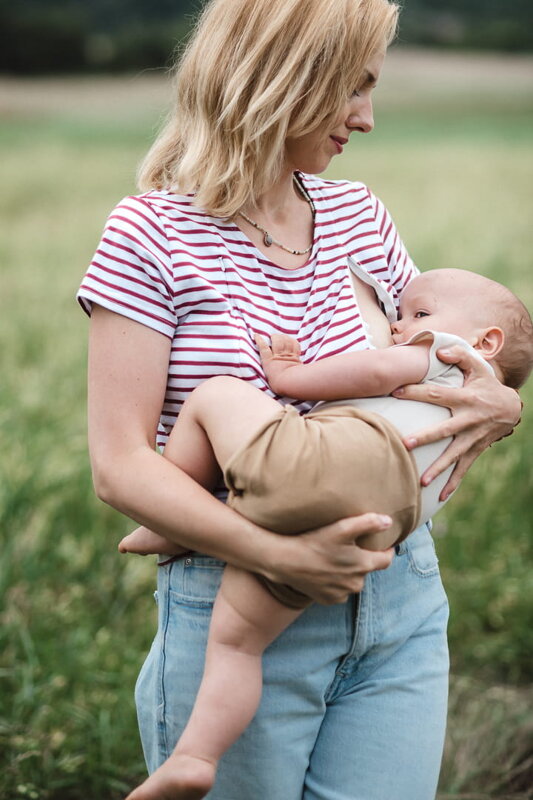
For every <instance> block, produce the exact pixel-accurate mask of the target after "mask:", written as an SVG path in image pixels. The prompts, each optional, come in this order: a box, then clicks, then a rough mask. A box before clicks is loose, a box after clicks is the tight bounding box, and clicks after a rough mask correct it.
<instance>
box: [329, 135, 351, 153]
mask: <svg viewBox="0 0 533 800" xmlns="http://www.w3.org/2000/svg"><path fill="white" fill-rule="evenodd" d="M329 138H330V139H331V140H332V141H333V142H334V143H335V147H336V148H337V153H339V154H340V153H342V149H343V147H344V145H345V144H346V142H347V141H348V139H344V138H343V137H342V136H330V137H329Z"/></svg>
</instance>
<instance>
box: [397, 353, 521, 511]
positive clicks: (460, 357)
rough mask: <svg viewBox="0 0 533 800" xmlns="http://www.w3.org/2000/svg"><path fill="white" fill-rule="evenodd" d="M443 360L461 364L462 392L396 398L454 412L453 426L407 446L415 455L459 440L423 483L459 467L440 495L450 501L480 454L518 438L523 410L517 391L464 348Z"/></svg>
mask: <svg viewBox="0 0 533 800" xmlns="http://www.w3.org/2000/svg"><path fill="white" fill-rule="evenodd" d="M438 356H439V358H440V359H441V361H444V362H446V363H447V364H457V366H458V367H460V369H461V370H462V371H463V372H464V376H465V382H464V386H463V387H462V388H461V389H453V388H449V387H443V386H438V385H436V384H431V383H425V384H417V385H412V386H403V387H402V388H401V389H398V390H397V391H395V392H393V394H394V396H395V397H401V398H402V399H406V400H420V401H422V402H425V403H435V404H436V405H439V406H446V407H447V408H449V409H450V411H451V412H452V417H451V418H450V419H449V420H446V421H445V422H443V423H441V424H440V425H437V426H436V427H433V428H428V429H426V430H423V431H420V433H417V434H414V435H412V436H409V437H407V438H406V439H405V440H404V444H405V446H406V447H407V448H408V449H409V450H413V449H414V448H415V447H419V446H420V445H423V444H428V443H429V442H436V441H439V440H440V439H445V438H446V437H448V436H453V437H454V439H453V441H452V442H451V444H450V445H449V446H448V447H447V448H446V450H445V451H444V453H443V454H442V455H441V456H440V458H438V459H437V460H436V461H435V462H434V463H433V464H432V465H431V467H429V469H428V470H426V472H425V473H424V474H423V476H422V479H421V480H422V484H423V485H424V486H427V485H428V484H429V483H431V481H432V480H433V479H434V478H436V477H437V475H440V473H441V472H443V471H444V470H445V469H446V468H447V467H449V466H450V465H451V464H453V463H454V462H456V464H455V469H454V471H453V473H452V475H451V477H450V479H449V481H448V483H447V484H446V486H445V487H444V489H443V490H442V492H441V495H440V499H441V500H445V499H446V498H447V497H449V495H450V494H451V493H452V492H453V491H455V489H457V487H458V485H459V483H460V481H461V479H462V478H463V476H464V474H465V473H466V471H467V470H468V469H469V467H470V466H471V464H472V463H473V461H474V460H475V459H476V458H477V457H478V456H479V455H480V453H482V452H483V450H485V449H486V448H487V447H489V446H490V445H491V444H492V443H493V442H497V441H498V440H499V439H501V438H503V437H504V436H508V435H509V434H510V433H512V430H513V428H514V426H515V425H516V424H517V423H518V422H519V421H520V413H521V409H522V404H521V402H520V398H519V396H518V394H517V392H516V391H515V390H514V389H510V388H509V387H507V386H504V385H503V384H502V383H500V381H499V380H498V379H497V378H496V377H494V376H493V375H490V374H489V372H488V371H487V370H486V369H485V368H484V367H483V364H481V363H480V362H479V361H478V360H477V359H476V358H475V357H474V356H473V355H471V354H470V353H467V352H466V351H465V350H464V349H463V348H461V347H452V348H450V349H449V350H439V351H438Z"/></svg>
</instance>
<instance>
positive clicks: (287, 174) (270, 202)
mask: <svg viewBox="0 0 533 800" xmlns="http://www.w3.org/2000/svg"><path fill="white" fill-rule="evenodd" d="M302 200H303V197H302V195H301V194H300V192H298V190H297V188H296V186H295V185H294V172H293V171H292V169H289V168H286V169H285V170H284V171H283V173H282V175H280V177H279V178H278V180H277V181H276V183H275V184H273V186H271V187H270V189H268V191H266V192H265V193H264V194H262V195H261V197H258V198H257V200H256V201H255V203H247V204H246V206H245V207H244V208H243V211H244V212H245V213H246V214H249V215H250V216H253V215H254V213H260V214H261V216H262V217H263V218H267V219H270V220H272V222H274V223H282V224H283V222H284V221H285V220H286V219H287V217H290V216H291V215H292V214H293V213H294V208H295V206H299V204H300V203H301V202H302Z"/></svg>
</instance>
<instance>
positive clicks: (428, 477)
mask: <svg viewBox="0 0 533 800" xmlns="http://www.w3.org/2000/svg"><path fill="white" fill-rule="evenodd" d="M432 480H433V476H432V475H426V476H425V477H424V478H422V486H429V484H430V483H431V481H432Z"/></svg>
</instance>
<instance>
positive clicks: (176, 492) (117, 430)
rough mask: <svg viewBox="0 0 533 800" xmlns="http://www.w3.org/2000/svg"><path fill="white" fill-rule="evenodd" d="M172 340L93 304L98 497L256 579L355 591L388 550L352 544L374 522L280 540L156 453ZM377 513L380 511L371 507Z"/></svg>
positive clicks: (322, 594) (329, 596) (315, 590)
mask: <svg viewBox="0 0 533 800" xmlns="http://www.w3.org/2000/svg"><path fill="white" fill-rule="evenodd" d="M169 355H170V340H169V339H168V338H166V337H165V336H163V335H161V334H159V333H157V332H155V331H153V330H151V329H150V328H148V327H146V326H144V325H141V324H139V323H137V322H133V321H132V320H129V319H127V318H126V317H123V316H121V315H118V314H114V313H113V312H111V311H107V310H105V309H103V308H101V307H99V306H95V307H94V308H93V313H92V317H91V331H90V343H89V447H90V453H91V463H92V469H93V478H94V484H95V489H96V492H97V494H98V496H99V497H100V498H101V499H102V500H104V502H106V503H109V504H110V505H112V506H113V507H114V508H117V509H118V510H119V511H122V512H123V513H124V514H126V515H127V516H129V517H131V518H132V519H134V520H136V521H137V522H139V523H140V524H142V525H145V526H147V527H148V528H151V529H152V530H154V531H156V532H157V533H160V534H162V535H163V536H165V537H167V538H168V539H171V540H172V541H175V542H177V543H178V544H180V545H183V546H184V547H187V548H190V549H192V550H197V551H199V552H204V553H206V554H209V555H211V556H214V557H216V558H220V559H222V560H224V561H228V562H230V563H232V564H234V565H235V566H238V567H241V568H243V569H247V570H251V571H253V572H259V573H261V574H263V575H265V576H266V577H268V578H270V579H271V580H274V581H279V582H283V583H289V584H290V585H292V586H294V588H296V589H299V590H300V591H302V592H304V593H306V594H308V595H309V596H311V597H313V598H314V599H315V600H317V601H319V602H323V603H335V602H341V601H342V600H344V599H345V598H346V597H347V596H348V595H349V594H350V593H352V592H357V591H360V590H361V588H362V585H363V581H364V576H365V575H366V574H367V573H368V572H371V571H373V570H375V569H385V568H386V567H387V566H388V565H389V563H390V561H391V558H392V552H391V551H386V552H384V553H379V552H370V551H366V550H363V549H361V548H359V547H357V546H354V545H355V540H356V538H357V536H358V535H361V534H363V533H370V532H377V531H378V530H383V528H385V527H388V524H390V522H389V523H386V522H384V521H383V519H382V518H381V517H380V516H379V515H378V514H366V515H364V516H362V517H354V518H350V519H348V520H341V521H340V522H338V523H335V524H334V525H330V526H327V528H321V529H319V530H317V531H312V532H310V533H306V534H303V535H302V536H297V537H289V536H280V535H278V534H275V533H271V532H270V531H266V530H264V529H262V528H259V527H258V526H257V525H254V524H253V523H251V522H250V521H248V520H246V519H245V518H244V517H242V516H240V515H239V514H237V513H236V512H234V511H232V510H231V509H230V508H228V507H227V506H225V505H224V504H223V503H220V501H218V500H216V499H215V498H214V497H213V496H212V495H211V494H209V492H207V491H205V490H204V489H203V488H202V487H201V486H199V485H198V484H197V483H195V481H193V480H192V479H191V478H189V476H188V475H186V474H185V473H184V472H182V471H181V470H179V469H178V468H177V467H175V466H174V465H173V464H171V463H170V462H169V461H168V459H165V458H163V457H162V456H161V455H160V454H159V453H157V452H156V450H155V434H156V429H157V423H158V419H159V414H160V411H161V408H162V405H163V399H164V394H165V387H166V381H167V371H168V360H169ZM377 511H379V509H377Z"/></svg>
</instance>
